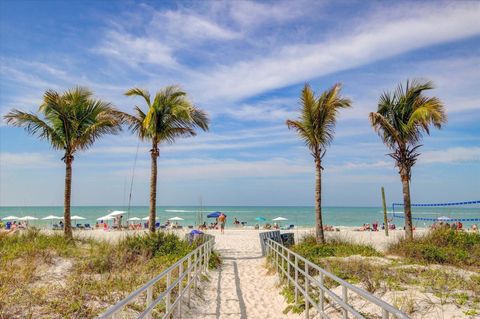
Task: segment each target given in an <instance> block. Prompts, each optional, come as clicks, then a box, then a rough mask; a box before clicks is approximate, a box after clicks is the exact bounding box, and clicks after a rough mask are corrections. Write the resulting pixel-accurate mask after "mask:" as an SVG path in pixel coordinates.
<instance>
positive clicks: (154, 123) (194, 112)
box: [121, 86, 209, 232]
mask: <svg viewBox="0 0 480 319" xmlns="http://www.w3.org/2000/svg"><path fill="white" fill-rule="evenodd" d="M125 95H127V96H140V97H142V98H143V99H144V100H145V102H146V104H147V108H148V110H147V112H146V113H145V112H143V111H142V110H141V109H140V108H139V107H138V106H135V108H134V111H135V115H130V114H127V113H121V117H122V119H123V121H124V122H126V123H128V124H129V128H130V129H131V130H132V131H133V132H134V133H136V134H137V135H138V137H139V138H140V139H141V140H149V141H150V142H151V143H152V149H151V150H150V156H151V162H152V163H151V172H150V216H149V229H150V231H151V232H155V218H156V204H157V158H158V157H159V156H160V149H159V145H160V144H161V143H162V142H167V143H173V142H174V141H175V139H176V138H177V137H182V136H194V135H196V132H195V129H196V128H200V129H202V130H204V131H207V130H208V122H209V120H208V117H207V115H206V113H205V112H204V111H202V110H200V109H199V108H197V107H195V106H194V105H193V104H192V103H191V102H190V101H189V100H188V99H187V94H186V93H185V92H183V91H182V90H180V88H178V87H176V86H167V87H165V88H163V89H161V90H160V91H158V92H157V94H156V95H155V98H154V99H153V101H151V98H150V93H149V92H148V91H147V90H143V89H140V88H132V89H130V90H128V91H127V92H126V93H125Z"/></svg>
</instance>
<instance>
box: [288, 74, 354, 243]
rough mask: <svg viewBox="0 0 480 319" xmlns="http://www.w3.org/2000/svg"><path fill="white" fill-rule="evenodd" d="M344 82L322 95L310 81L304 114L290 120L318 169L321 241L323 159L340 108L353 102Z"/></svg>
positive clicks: (317, 216)
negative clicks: (342, 90) (346, 91)
mask: <svg viewBox="0 0 480 319" xmlns="http://www.w3.org/2000/svg"><path fill="white" fill-rule="evenodd" d="M341 88H342V86H341V84H335V85H334V86H333V87H332V88H331V89H330V90H328V91H325V92H323V93H322V95H320V96H319V97H316V96H315V93H314V92H313V91H312V89H311V88H310V86H309V85H308V84H305V86H304V88H303V90H302V93H301V95H300V104H301V109H300V117H299V118H298V119H297V120H287V126H288V128H289V129H294V130H295V131H296V132H297V134H298V135H299V137H300V138H301V139H302V140H303V141H304V142H305V145H306V146H307V147H308V148H309V150H310V152H311V154H312V156H313V158H314V161H315V169H316V180H315V230H316V239H317V242H318V243H322V244H323V243H325V235H324V233H323V221H322V170H323V167H322V159H323V157H324V156H325V153H326V149H327V146H329V145H330V143H332V141H333V136H334V133H335V124H336V122H337V115H338V111H339V109H342V108H348V107H350V106H351V101H350V100H349V99H347V98H344V97H342V96H341V94H340V93H341V92H340V91H341Z"/></svg>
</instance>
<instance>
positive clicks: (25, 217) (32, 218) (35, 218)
mask: <svg viewBox="0 0 480 319" xmlns="http://www.w3.org/2000/svg"><path fill="white" fill-rule="evenodd" d="M37 219H38V218H37V217H33V216H23V217H20V218H19V219H18V220H37Z"/></svg>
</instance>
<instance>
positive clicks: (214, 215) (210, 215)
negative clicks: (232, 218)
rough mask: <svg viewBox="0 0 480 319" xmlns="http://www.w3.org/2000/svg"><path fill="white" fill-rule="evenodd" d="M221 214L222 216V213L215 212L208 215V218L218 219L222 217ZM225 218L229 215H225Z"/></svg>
mask: <svg viewBox="0 0 480 319" xmlns="http://www.w3.org/2000/svg"><path fill="white" fill-rule="evenodd" d="M221 214H222V213H221V212H213V213H210V214H208V215H207V218H218V217H220V215H221ZM224 215H225V214H224ZM225 216H227V215H225Z"/></svg>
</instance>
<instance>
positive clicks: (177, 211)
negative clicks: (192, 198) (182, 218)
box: [165, 209, 196, 213]
mask: <svg viewBox="0 0 480 319" xmlns="http://www.w3.org/2000/svg"><path fill="white" fill-rule="evenodd" d="M165 211H166V212H167V213H195V212H196V210H184V209H165Z"/></svg>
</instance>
